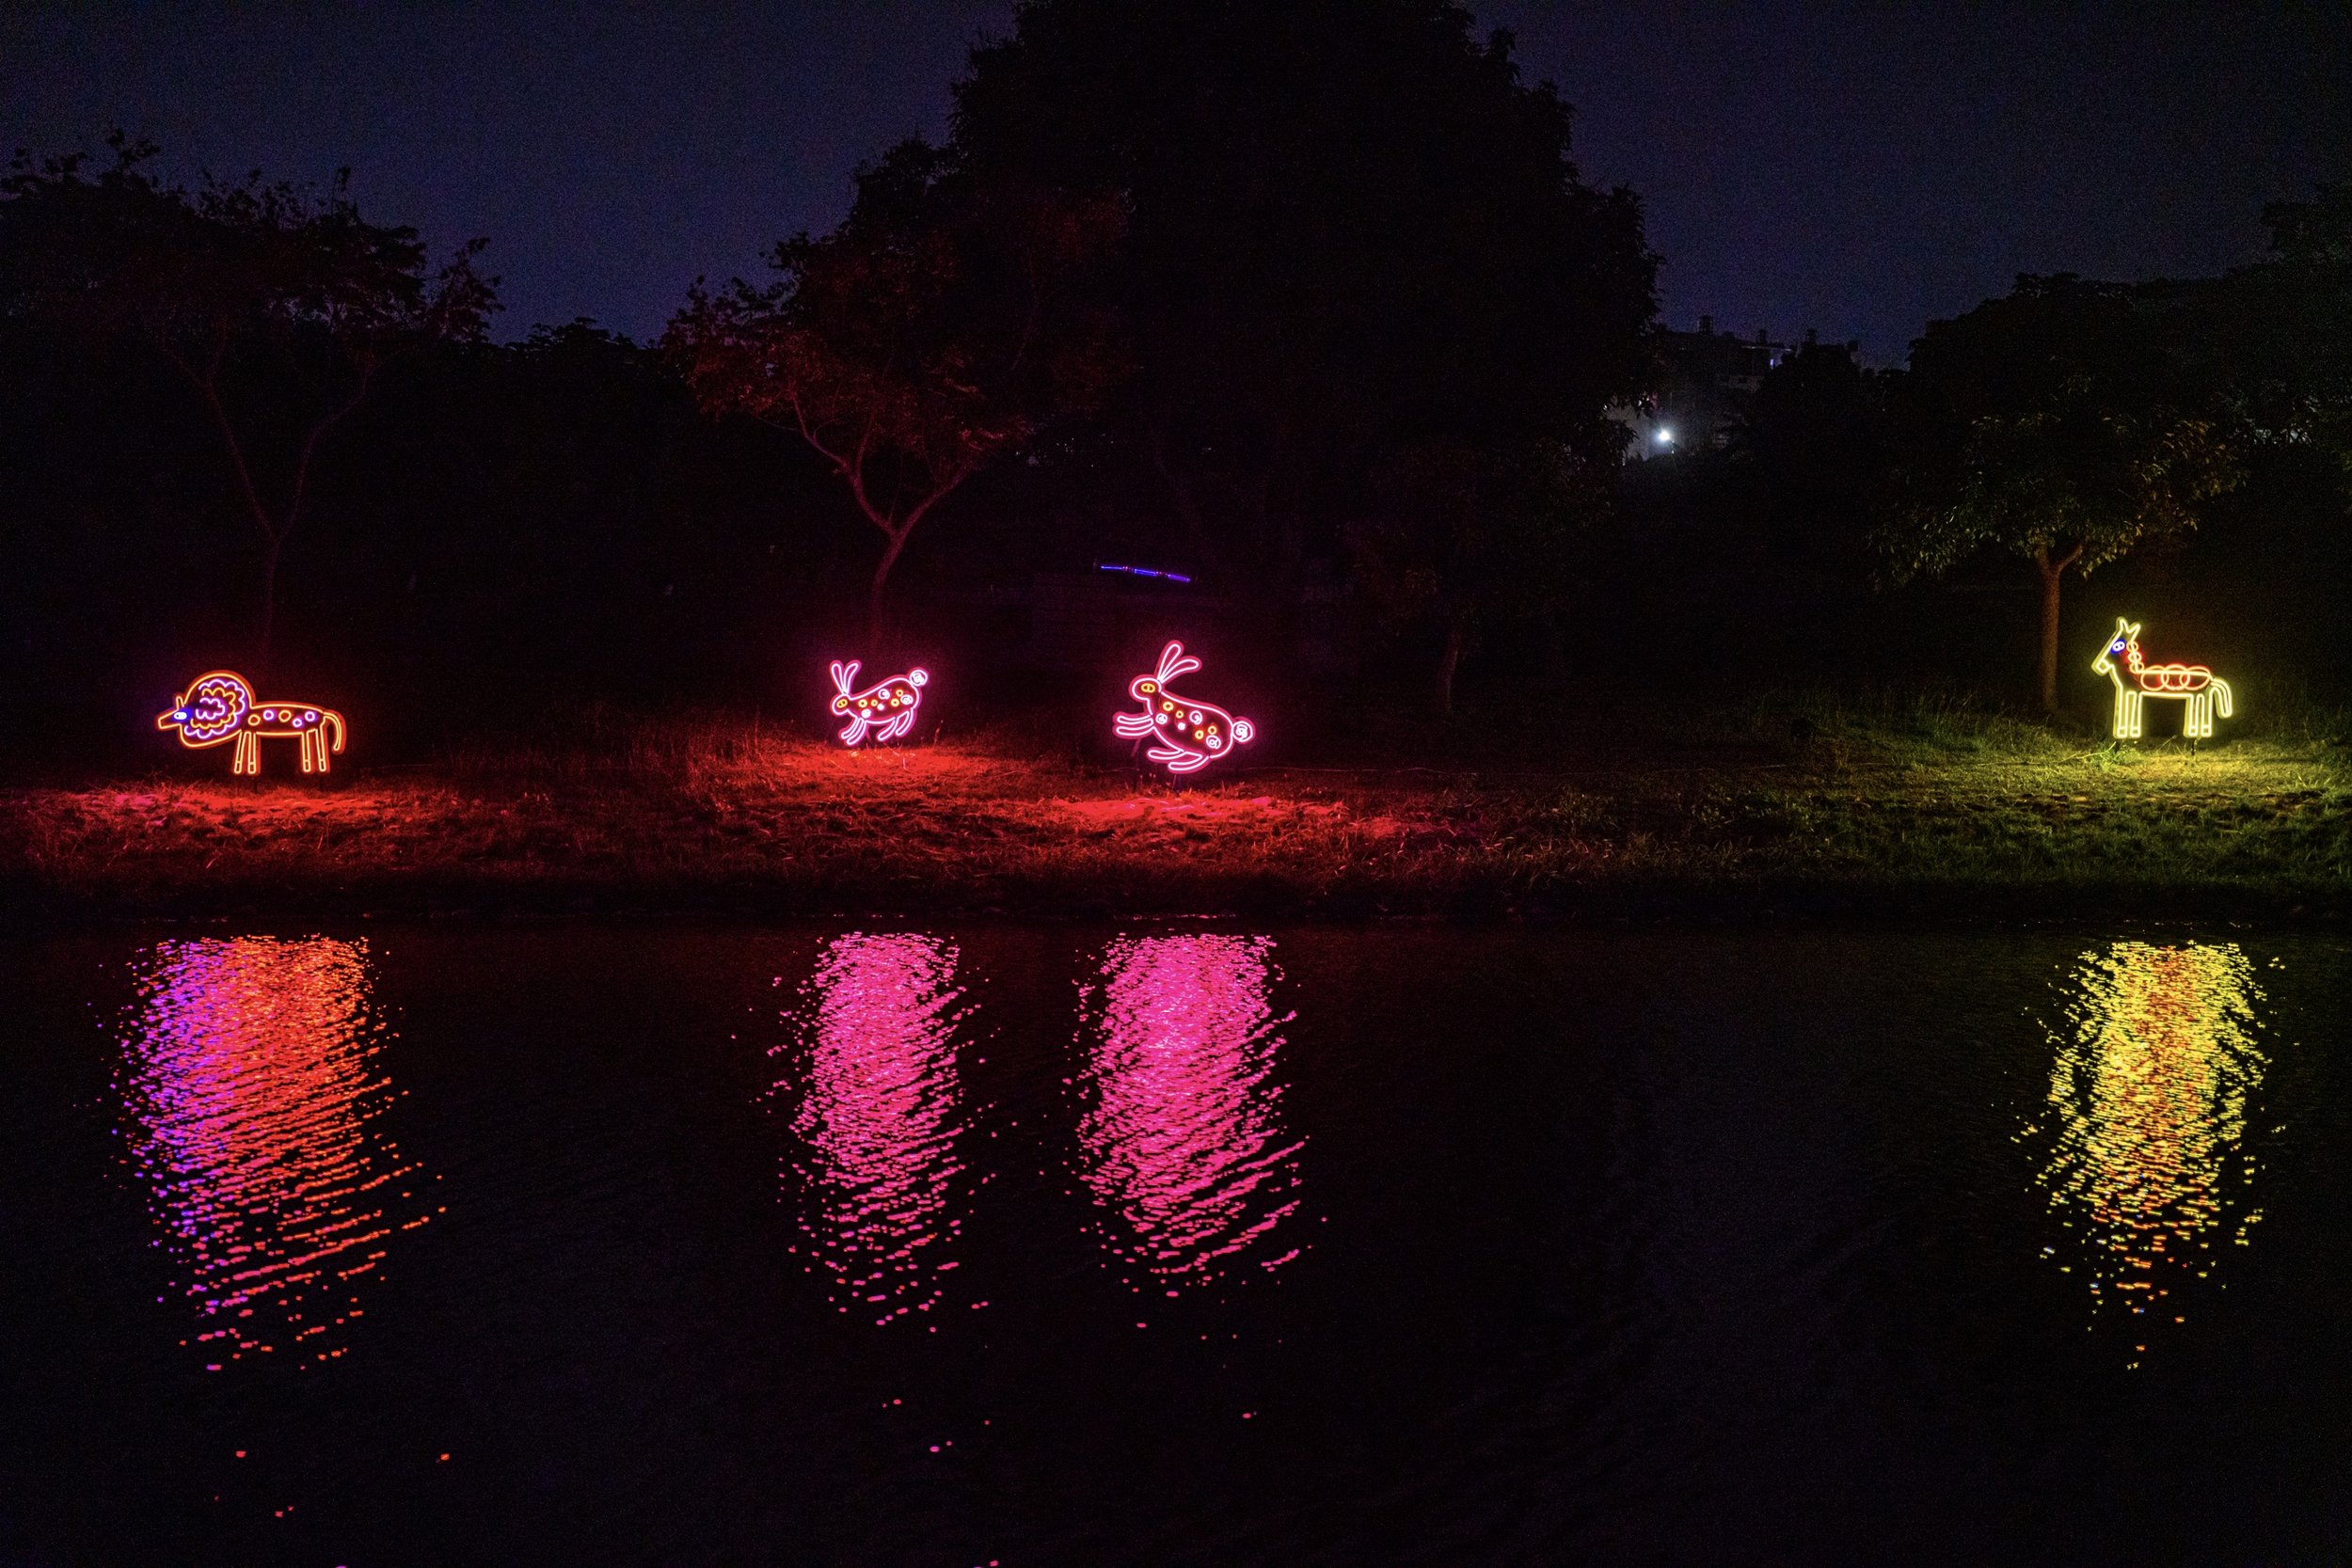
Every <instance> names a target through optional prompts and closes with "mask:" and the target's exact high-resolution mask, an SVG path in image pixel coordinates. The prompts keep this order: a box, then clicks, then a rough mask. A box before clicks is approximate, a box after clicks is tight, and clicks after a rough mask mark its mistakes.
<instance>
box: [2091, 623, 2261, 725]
mask: <svg viewBox="0 0 2352 1568" xmlns="http://www.w3.org/2000/svg"><path fill="white" fill-rule="evenodd" d="M2090 668H2091V672H2092V673H2094V674H2101V675H2105V676H2106V677H2107V679H2109V680H2111V681H2113V682H2114V683H2115V738H2116V739H2118V740H2137V739H2138V738H2139V737H2140V736H2141V734H2142V733H2143V731H2144V730H2145V728H2146V724H2145V716H2144V714H2143V712H2142V709H2143V708H2144V707H2145V705H2146V704H2147V701H2148V699H2149V698H2151V697H2166V698H2176V699H2178V700H2179V701H2180V702H2182V703H2183V704H2185V705H2186V707H2187V710H2188V711H2187V714H2186V716H2185V718H2184V720H2183V721H2182V723H2181V734H2182V735H2184V736H2187V737H2188V738H2189V739H2191V740H2210V739H2212V738H2213V719H2214V715H2215V714H2216V713H2219V714H2220V715H2221V717H2222V718H2224V719H2227V718H2230V717H2231V712H2230V683H2229V682H2227V681H2225V680H2223V679H2222V678H2221V677H2220V676H2218V675H2217V674H2215V673H2213V672H2212V671H2211V670H2208V669H2206V668H2205V667H2204V666H2203V665H2201V664H2149V663H2146V662H2144V661H2143V660H2142V659H2141V658H2140V657H2139V624H2138V623H2137V622H2136V621H2127V620H2124V619H2123V618H2122V616H2118V617H2116V622H2115V635H2114V636H2113V637H2111V638H2109V639H2107V645H2106V647H2104V648H2102V649H2100V650H2099V657H2097V658H2094V659H2092V660H2091V661H2090ZM2126 671H2129V672H2130V673H2131V677H2132V678H2131V682H2130V684H2129V685H2126V684H2125V683H2124V680H2123V675H2124V673H2125V672H2126Z"/></svg>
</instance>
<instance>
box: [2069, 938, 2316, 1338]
mask: <svg viewBox="0 0 2352 1568" xmlns="http://www.w3.org/2000/svg"><path fill="white" fill-rule="evenodd" d="M2262 1000H2263V991H2262V989H2261V987H2260V986H2258V985H2257V984H2256V983H2255V980H2254V970H2253V965H2252V964H2251V963H2249V961H2248V959H2247V958H2246V955H2245V954H2244V953H2243V952H2242V951H2240V949H2239V948H2238V947H2237V945H2236V944H2235V943H2233V942H2220V943H2205V942H2187V943H2184V944H2182V945H2179V946H2155V945H2152V944H2150V943H2148V942H2115V943H2112V944H2111V945H2109V946H2108V947H2107V948H2106V949H2105V950H2104V951H2095V952H2090V953H2086V954H2084V955H2083V957H2082V958H2081V959H2080V960H2079V961H2078V962H2077V964H2076V966H2075V969H2074V974H2073V975H2072V977H2071V981H2070V983H2069V985H2068V988H2067V990H2066V995H2065V1025H2064V1027H2063V1028H2061V1029H2059V1030H2057V1031H2054V1032H2053V1043H2054V1044H2055V1045H2056V1046H2057V1048H2058V1054H2057V1059H2056V1061H2055V1062H2054V1064H2053V1065H2052V1068H2051V1071H2050V1091H2049V1097H2048V1101H2047V1105H2046V1107H2045V1111H2044V1115H2043V1116H2042V1117H2040V1118H2038V1119H2037V1121H2036V1123H2035V1124H2034V1125H2033V1126H2031V1127H2029V1128H2028V1129H2027V1136H2028V1137H2029V1138H2031V1139H2035V1140H2038V1141H2041V1142H2042V1144H2043V1145H2044V1146H2045V1148H2046V1157H2045V1159H2044V1162H2043V1164H2042V1170H2041V1172H2040V1174H2039V1176H2038V1178H2037V1180H2039V1181H2040V1183H2041V1185H2042V1187H2043V1188H2044V1189H2045V1190H2046V1191H2047V1192H2048V1194H2049V1197H2050V1205H2051V1208H2052V1209H2053V1210H2054V1211H2055V1212H2056V1213H2057V1215H2058V1220H2059V1223H2060V1224H2061V1225H2062V1226H2063V1227H2065V1228H2066V1229H2067V1230H2068V1231H2069V1232H2070V1234H2071V1236H2072V1238H2073V1242H2074V1245H2073V1246H2071V1247H2069V1248H2068V1249H2067V1250H2068V1253H2069V1257H2068V1259H2066V1260H2065V1261H2063V1262H2062V1263H2061V1266H2062V1267H2065V1268H2067V1269H2068V1270H2069V1271H2070V1272H2073V1271H2077V1270H2078V1271H2080V1272H2081V1273H2082V1274H2084V1275H2087V1276H2088V1278H2087V1283H2088V1284H2089V1286H2090V1293H2091V1296H2092V1299H2093V1302H2094V1304H2095V1307H2096V1310H2097V1311H2100V1312H2104V1311H2106V1310H2110V1309H2114V1310H2122V1311H2125V1312H2128V1313H2129V1314H2131V1315H2132V1316H2133V1317H2136V1318H2143V1319H2151V1320H2153V1321H2155V1322H2159V1323H2160V1322H2163V1321H2167V1320H2172V1321H2179V1320H2181V1319H2183V1318H2184V1317H2185V1311H2184V1309H2183V1305H2182V1304H2181V1303H2180V1302H2178V1301H2177V1300H2176V1299H2175V1292H2176V1291H2180V1290H2182V1289H2183V1288H2184V1286H2185V1283H2186V1282H2187V1281H2188V1280H2190V1279H2192V1278H2193V1279H2204V1278H2207V1277H2209V1276H2210V1275H2212V1273H2213V1271H2214V1269H2215V1268H2216V1266H2217V1262H2218V1259H2217V1253H2216V1247H2217V1244H2224V1245H2226V1244H2231V1243H2234V1244H2236V1245H2240V1246H2243V1245H2245V1244H2247V1243H2248V1240H2249V1231H2250V1229H2251V1227H2253V1226H2254V1225H2255V1224H2257V1223H2258V1222H2259V1221H2260V1220H2261V1218H2262V1211H2261V1210H2260V1209H2259V1208H2258V1207H2256V1206H2255V1205H2254V1203H2253V1202H2252V1189H2253V1183H2254V1178H2255V1174H2256V1160H2255V1156H2254V1154H2253V1153H2252V1151H2251V1150H2249V1148H2247V1147H2246V1120H2247V1112H2248V1106H2249V1102H2250V1101H2251V1100H2252V1099H2253V1097H2254V1096H2255V1095H2256V1093H2257V1092H2258V1091H2259V1090H2260V1088H2261V1085H2262V1080H2263V1073H2264V1070H2265V1068H2267V1066H2268V1065H2269V1062H2268V1058H2267V1057H2266V1056H2265V1054H2264V1053H2263V1052H2262V1050H2261V1048H2260V1046H2258V1045H2257V1044H2256V1041H2255V1032H2256V1028H2257V1022H2256V1017H2255V1005H2256V1004H2257V1003H2259V1002H2260V1001H2262ZM2052 1251H2053V1253H2054V1254H2055V1253H2056V1251H2057V1249H2055V1248H2054V1249H2052ZM2146 1328H2147V1325H2146V1324H2144V1323H2143V1324H2140V1325H2138V1327H2137V1328H2136V1330H2135V1332H2136V1333H2137V1334H2138V1335H2139V1337H2140V1341H2141V1342H2139V1343H2138V1346H2137V1348H2139V1349H2141V1350H2144V1349H2145V1348H2146V1345H2145V1343H2144V1340H2145V1335H2146Z"/></svg>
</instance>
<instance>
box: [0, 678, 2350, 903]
mask: <svg viewBox="0 0 2352 1568" xmlns="http://www.w3.org/2000/svg"><path fill="white" fill-rule="evenodd" d="M1784 731H1785V726H1784ZM1015 752H1016V748H1013V747H1010V746H993V745H989V744H986V743H973V744H966V745H942V746H932V747H920V748H910V749H906V750H902V751H885V752H857V753H848V752H842V751H841V750H840V749H839V748H837V747H832V746H828V745H823V744H818V743H815V742H810V741H802V740H792V739H779V738H777V737H775V736H772V735H769V736H762V737H748V738H747V737H745V736H742V735H740V733H739V732H738V731H735V730H733V729H730V728H727V727H723V726H713V727H709V728H707V729H699V730H680V731H676V732H674V733H670V734H667V735H664V736H660V737H657V738H655V739H654V740H652V741H649V742H644V743H640V744H638V745H635V746H633V747H632V748H631V749H629V750H628V752H627V753H626V754H622V755H608V756H601V757H596V756H585V755H579V756H569V755H567V756H555V757H550V756H547V755H544V754H533V755H532V756H529V757H525V758H515V757H505V758H492V759H484V758H479V757H477V758H453V759H451V760H449V761H448V762H446V763H445V764H443V765H441V766H438V767H435V768H423V769H413V770H404V771H401V772H397V773H384V772H374V773H371V772H369V771H368V770H366V769H365V768H351V769H348V770H346V771H345V772H342V773H339V774H337V775H336V776H335V778H334V780H333V781H331V782H330V783H325V784H322V783H320V782H317V781H310V780H305V779H303V778H301V776H300V775H298V774H297V775H294V777H292V778H285V777H277V778H272V779H266V780H264V781H262V782H261V783H259V784H249V783H243V782H235V783H232V782H230V781H228V780H223V779H217V778H211V777H205V776H199V775H196V774H195V773H193V772H192V771H191V770H189V769H187V768H180V769H178V770H176V771H175V772H174V773H173V774H171V775H170V776H168V777H167V776H162V775H157V776H153V777H150V778H147V779H144V780H140V781H135V782H133V781H119V782H113V783H107V784H93V785H90V786H87V787H79V788H71V787H40V788H17V789H12V790H8V791H5V792H0V908H5V910H6V911H7V912H8V915H9V916H11V917H12V918H15V919H18V920H42V919H57V918H67V919H72V918H109V917H117V916H151V915H163V916H183V917H184V916H198V917H200V916H210V915H221V914H238V915H281V914H283V915H294V914H300V915H306V916H308V915H319V916H349V915H358V914H434V913H454V912H466V913H471V914H480V915H503V914H564V913H591V912H595V913H602V912H655V913H660V912H714V913H754V914H794V913H818V914H830V913H840V912H854V913H875V914H891V913H908V914H915V913H933V912H950V911H958V912H993V911H1001V912H1004V913H1008V914H1019V915H1031V916H1081V917H1098V918H1099V917H1103V916H1126V915H1139V914H1179V913H1183V914H1198V913H1215V912H1227V911H1231V912H1235V913H1250V914H1260V915H1279V916H1283V917H1289V918H1333V919H1363V918H1381V917H1395V918H1429V917H1440V918H1447V917H1450V918H1470V919H1490V918H1513V917H1519V918H1549V917H1573V916H1579V915H1601V916H1610V915H1618V914H1629V913H1630V914H1677V915H1695V916H1701V917H1706V916H1717V915H1720V916H1727V917H1740V918H1745V917H1751V916H1756V915H1766V914H1782V915H1796V916H1829V917H1837V916H1862V917H1870V916H1876V915H1881V914H1886V915H1901V916H1904V917H1907V918H1930V919H1933V918H1970V917H1975V916H1979V915H1981V916H1988V917H2000V918H2035V917H2058V916H2079V915H2094V916H2100V917H2132V918H2148V919H2190V918H2237V917H2262V918H2281V917H2283V918H2297V917H2300V918H2331V917H2333V916H2334V915H2336V914H2339V913H2341V912H2344V911H2347V910H2352V877H2347V865H2352V855H2348V854H2347V850H2352V787H2347V781H2346V778H2345V769H2344V766H2343V764H2342V762H2341V760H2340V759H2341V757H2342V754H2343V752H2342V748H2341V747H2339V746H2337V745H2335V744H2334V743H2333V742H2332V741H2330V740H2328V739H2327V738H2325V737H2319V738H2309V737H2289V736H2272V737H2268V738H2257V739H2251V740H2244V741H2236V742H2233V743H2230V744H2226V745H2224V746H2221V747H2219V748H2216V749H2210V750H2207V751H2204V752H2197V753H2190V752H2187V751H2185V749H2182V748H2180V747H2179V745H2178V743H2177V742H2176V743H2172V744H2171V745H2170V746H2156V747H2153V748H2150V749H2148V750H2144V751H2139V752H2126V753H2122V754H2121V755H2117V754H2111V753H2108V752H2105V751H2102V750H2100V749H2096V748H2091V747H2088V746H2087V745H2086V744H2085V743H2084V742H2082V741H2080V740H2078V739H2069V738H2068V737H2065V736H2058V735H2053V734H2051V733H2049V732H2046V731H2043V730H2041V729H2038V728H2035V727H2032V726H2026V725H2018V724H2014V723H2009V722H2006V721H1997V720H1971V721H1966V722H1954V721H1951V720H1950V719H1949V717H1948V716H1946V717H1945V718H1943V719H1942V720H1940V721H1938V722H1935V723H1932V724H1925V725H1922V724H1919V723H1912V724H1910V725H1908V726H1902V725H1888V724H1885V723H1865V722H1860V721H1840V720H1839V719H1837V718H1836V716H1825V717H1824V718H1823V720H1822V721H1821V722H1820V724H1819V726H1818V727H1815V728H1812V729H1811V730H1810V731H1809V732H1808V733H1806V734H1805V735H1804V738H1803V739H1802V740H1800V739H1795V738H1791V737H1789V736H1788V735H1787V734H1786V733H1782V734H1777V735H1774V736H1771V737H1769V738H1762V737H1759V736H1753V735H1751V736H1741V735H1740V734H1738V733H1736V731H1734V732H1727V733H1721V734H1718V735H1715V736H1712V737H1711V738H1708V739H1706V740H1703V741H1701V742H1697V743H1679V744H1678V743H1672V742H1668V741H1664V740H1652V741H1649V742H1645V743H1643V744H1640V745H1636V746H1629V747H1621V748H1618V749H1615V750H1613V751H1599V750H1597V751H1593V752H1583V753H1579V754H1576V755H1572V756H1563V755H1556V754H1554V755H1546V756H1541V757H1505V758H1502V759H1496V758H1493V757H1490V756H1482V757H1478V758H1474V759H1468V760H1466V761H1464V762H1463V763H1462V765H1461V766H1459V767H1458V768H1383V767H1364V768H1269V769H1263V770H1253V771H1249V772H1245V773H1237V774H1235V775H1233V776H1232V777H1229V778H1227V779H1224V780H1222V781H1218V782H1215V783H1212V784H1207V785H1205V786H1196V787H1191V788H1186V789H1182V790H1170V789H1169V788H1168V787H1167V786H1166V785H1165V784H1158V783H1154V782H1146V783H1144V784H1141V785H1140V786H1138V784H1137V782H1136V780H1135V779H1134V778H1133V777H1132V776H1130V775H1124V774H1120V773H1116V772H1109V771H1104V770H1101V769H1094V768H1085V767H1082V766H1079V765H1076V764H1073V763H1071V762H1069V761H1067V760H1057V759H1041V758H1037V757H1033V756H1021V755H1018V754H1015ZM183 760H186V761H194V760H197V759H177V758H176V759H175V761H183ZM201 760H205V761H209V760H211V759H209V758H206V759H201Z"/></svg>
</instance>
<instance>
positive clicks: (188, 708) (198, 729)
mask: <svg viewBox="0 0 2352 1568" xmlns="http://www.w3.org/2000/svg"><path fill="white" fill-rule="evenodd" d="M155 727H156V728H157V729H159V730H178V731H179V732H180V744H181V745H183V746H187V747H204V746H217V745H219V744H220V743H221V742H222V741H224V740H231V739H233V740H234V741H236V743H237V749H236V760H235V761H234V762H232V763H231V764H230V768H229V771H230V773H232V774H241V773H250V774H252V775H253V776H254V777H256V778H259V777H260V776H261V773H262V741H263V740H264V739H269V740H282V739H284V738H286V737H287V736H293V737H294V739H296V740H299V741H301V742H302V770H303V771H304V772H305V773H325V772H326V771H328V763H327V757H328V755H329V753H330V752H340V751H342V749H343V716H342V714H340V713H337V712H336V711H335V710H334V709H333V708H331V707H313V706H312V705H310V704H309V703H258V702H256V701H254V697H253V687H252V684H251V683H250V682H248V681H247V680H246V678H245V677H244V676H243V675H240V674H237V673H234V672H232V671H228V670H215V671H212V672H210V673H206V674H201V675H199V676H197V677H196V679H195V680H193V681H190V682H189V683H188V689H187V690H186V691H185V692H183V693H182V694H181V695H180V696H178V697H175V698H173V699H172V705H171V711H170V712H168V713H159V714H157V715H156V716H155ZM329 730H332V731H333V732H334V736H335V738H334V743H333V744H332V745H331V746H330V745H329V744H328V743H327V738H326V737H327V732H328V731H329Z"/></svg>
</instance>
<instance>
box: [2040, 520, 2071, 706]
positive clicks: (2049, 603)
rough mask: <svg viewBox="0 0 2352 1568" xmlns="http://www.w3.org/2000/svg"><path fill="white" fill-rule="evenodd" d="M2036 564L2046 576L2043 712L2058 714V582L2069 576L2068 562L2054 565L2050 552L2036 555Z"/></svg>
mask: <svg viewBox="0 0 2352 1568" xmlns="http://www.w3.org/2000/svg"><path fill="white" fill-rule="evenodd" d="M2033 563H2034V567H2035V569H2036V570H2038V571H2039V572H2041V574H2042V687H2041V696H2042V712H2044V713H2056V712H2057V711H2058V580H2059V579H2060V578H2063V577H2064V576H2065V574H2066V567H2065V565H2064V563H2062V562H2059V563H2053V562H2051V560H2050V552H2049V551H2048V550H2037V551H2035V552H2034V558H2033Z"/></svg>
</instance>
